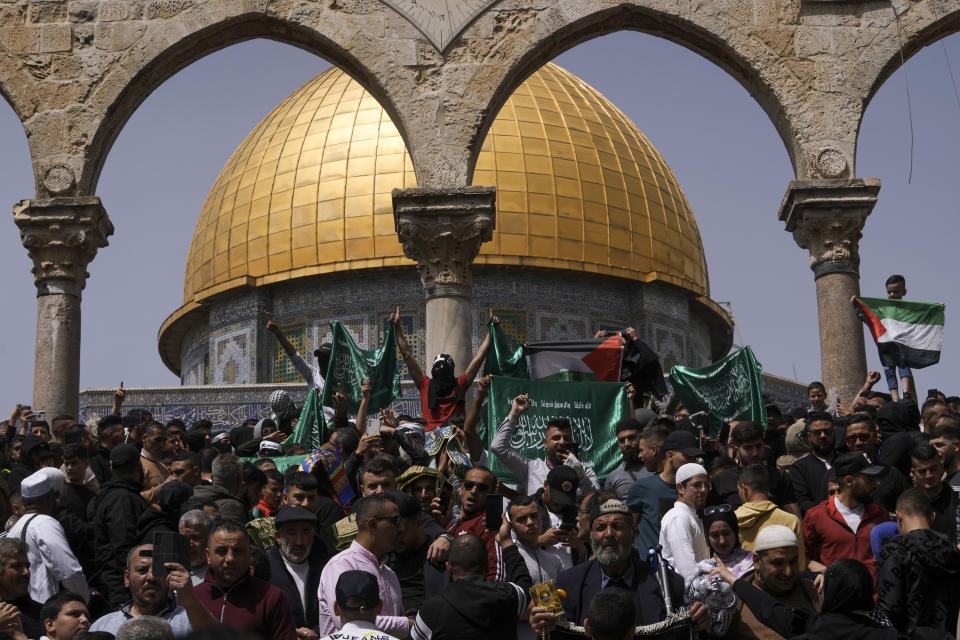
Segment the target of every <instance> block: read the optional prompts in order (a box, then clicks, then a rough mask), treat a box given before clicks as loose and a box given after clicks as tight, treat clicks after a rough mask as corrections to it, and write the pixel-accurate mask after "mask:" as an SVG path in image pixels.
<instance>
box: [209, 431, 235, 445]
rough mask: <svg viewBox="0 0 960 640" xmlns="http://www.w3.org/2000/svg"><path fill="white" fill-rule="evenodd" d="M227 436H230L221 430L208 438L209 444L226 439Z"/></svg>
mask: <svg viewBox="0 0 960 640" xmlns="http://www.w3.org/2000/svg"><path fill="white" fill-rule="evenodd" d="M229 438H230V435H229V434H228V433H227V432H226V431H221V432H220V433H218V434H217V435H215V436H213V438H212V439H211V440H210V444H215V443H217V442H222V441H223V440H227V439H229Z"/></svg>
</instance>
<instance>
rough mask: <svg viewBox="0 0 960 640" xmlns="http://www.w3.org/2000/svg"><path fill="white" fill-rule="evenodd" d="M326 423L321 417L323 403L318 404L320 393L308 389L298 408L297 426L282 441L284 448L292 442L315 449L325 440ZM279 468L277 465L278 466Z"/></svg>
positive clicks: (309, 449)
mask: <svg viewBox="0 0 960 640" xmlns="http://www.w3.org/2000/svg"><path fill="white" fill-rule="evenodd" d="M327 437H328V434H327V425H326V421H325V420H324V418H323V405H321V404H320V394H319V393H317V390H316V389H310V393H308V394H307V399H306V400H305V401H304V403H303V409H301V410H300V417H299V418H298V419H297V426H296V427H294V429H293V433H291V434H290V435H289V436H288V437H287V439H286V440H284V441H283V448H284V450H286V449H288V448H289V447H290V446H291V445H293V444H299V445H301V446H303V448H304V449H306V450H307V451H313V450H315V449H317V448H318V447H319V446H320V445H321V444H323V443H324V442H326V441H327ZM278 468H279V467H278Z"/></svg>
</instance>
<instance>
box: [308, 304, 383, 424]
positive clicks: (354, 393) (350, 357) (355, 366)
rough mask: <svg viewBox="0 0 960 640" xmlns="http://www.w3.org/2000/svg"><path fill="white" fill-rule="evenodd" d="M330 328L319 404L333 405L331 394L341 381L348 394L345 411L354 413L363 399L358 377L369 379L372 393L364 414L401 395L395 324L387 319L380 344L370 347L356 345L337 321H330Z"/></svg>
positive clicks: (376, 410) (372, 413) (368, 413)
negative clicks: (330, 339) (331, 333)
mask: <svg viewBox="0 0 960 640" xmlns="http://www.w3.org/2000/svg"><path fill="white" fill-rule="evenodd" d="M330 328H331V330H332V331H333V340H332V346H331V349H330V365H329V367H328V369H327V378H326V382H325V384H324V386H323V398H322V399H321V404H324V405H326V406H328V407H332V406H333V394H335V393H336V392H337V385H338V384H342V385H343V392H344V394H346V396H347V412H348V413H351V414H354V415H356V413H357V409H359V408H360V401H361V400H362V399H363V393H362V391H361V389H360V387H361V381H362V380H370V381H371V382H372V383H373V394H372V395H371V396H370V405H369V406H368V407H367V415H371V416H372V415H374V414H376V413H377V412H378V411H380V410H381V409H385V408H386V407H389V406H390V403H391V402H393V400H394V398H396V397H397V396H398V395H400V372H399V371H398V370H397V335H396V333H395V331H396V329H395V327H394V326H393V325H392V324H389V323H388V324H387V329H386V332H385V333H384V336H383V342H382V343H381V344H380V347H379V348H377V349H375V350H369V351H368V350H366V349H361V348H359V347H358V346H357V344H356V343H355V342H354V341H353V338H352V337H351V336H350V333H349V332H348V331H347V330H346V329H345V328H344V326H343V325H342V324H340V322H339V321H336V322H332V323H331V324H330Z"/></svg>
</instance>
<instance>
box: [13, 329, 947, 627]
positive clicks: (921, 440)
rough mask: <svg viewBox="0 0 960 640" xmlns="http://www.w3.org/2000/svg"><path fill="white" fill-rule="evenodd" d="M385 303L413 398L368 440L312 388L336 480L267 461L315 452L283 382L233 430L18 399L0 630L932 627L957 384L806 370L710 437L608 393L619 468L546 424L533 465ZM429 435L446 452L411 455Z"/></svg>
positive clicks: (470, 379)
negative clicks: (616, 406)
mask: <svg viewBox="0 0 960 640" xmlns="http://www.w3.org/2000/svg"><path fill="white" fill-rule="evenodd" d="M398 317H399V314H395V315H394V316H392V317H391V321H392V322H394V324H395V326H396V335H397V342H398V346H399V349H400V352H401V355H402V356H403V358H404V359H405V361H406V364H407V367H408V370H409V372H410V374H411V376H412V377H413V379H414V382H415V383H416V387H417V389H418V391H419V393H420V399H421V404H422V411H421V415H419V416H417V415H394V414H393V413H392V412H391V411H390V410H388V409H385V410H383V411H382V412H380V415H379V429H374V430H371V429H368V428H367V427H368V420H367V419H366V413H367V403H368V400H369V398H370V396H371V394H372V392H373V389H372V387H371V384H370V383H369V382H366V381H362V380H359V381H358V386H359V387H360V391H361V395H362V397H363V398H364V400H363V402H361V405H360V410H359V411H358V412H357V415H356V416H351V415H348V413H347V410H346V402H345V398H344V394H343V393H341V392H338V393H337V394H334V396H333V398H334V402H333V406H332V407H329V408H326V410H327V411H328V412H327V413H326V415H325V416H324V420H325V421H327V424H326V425H324V434H325V438H326V442H325V444H329V445H332V446H333V448H334V450H335V452H336V457H337V459H338V461H339V462H340V465H339V467H338V474H342V476H344V477H339V475H337V477H334V475H335V474H333V473H331V470H330V467H329V466H326V465H324V464H318V463H314V464H311V463H310V461H311V460H312V459H314V458H313V457H312V456H308V457H307V458H306V459H305V460H304V461H303V462H300V460H299V459H293V462H291V456H296V455H298V454H300V456H301V457H303V454H310V453H311V452H309V451H305V450H304V449H303V447H302V446H300V445H299V444H293V443H291V439H290V438H289V435H290V433H291V431H292V429H293V427H294V425H295V422H296V418H297V415H298V409H297V407H296V406H295V405H294V403H293V402H292V401H291V399H290V398H289V397H288V396H286V395H285V393H284V392H282V391H278V392H275V393H274V394H273V395H272V396H271V407H272V408H273V413H274V415H273V416H272V417H271V418H265V419H261V420H249V421H246V422H244V423H243V424H240V425H213V424H211V423H210V422H208V421H199V422H196V423H194V424H190V425H186V424H184V423H183V422H181V421H179V420H171V421H169V422H167V423H165V424H164V423H161V422H158V421H156V420H154V419H153V416H151V415H150V413H149V412H148V411H146V410H142V409H125V408H124V407H123V405H124V401H125V396H126V393H125V391H124V389H123V386H122V385H121V387H120V388H119V389H118V390H117V392H116V394H115V399H114V400H115V401H114V407H113V411H112V413H111V414H109V415H105V416H101V417H99V418H97V419H95V420H90V421H88V423H87V424H82V423H79V422H77V420H75V419H74V417H71V416H66V415H61V416H56V417H54V418H53V419H52V420H50V421H49V422H48V421H46V420H44V419H43V417H42V416H39V415H37V414H35V413H34V412H33V411H32V410H31V409H28V408H24V407H19V406H18V407H17V408H16V410H15V411H14V412H13V413H12V414H11V416H10V418H9V420H7V421H6V422H4V423H2V424H0V438H2V444H3V446H2V447H0V452H2V455H3V458H2V463H3V464H2V467H3V473H2V476H0V511H2V512H3V513H2V520H0V522H2V521H5V523H6V525H5V527H4V530H5V533H4V534H3V535H2V536H0V636H7V637H9V638H11V639H15V640H24V639H26V638H29V639H31V640H34V639H38V638H48V639H49V640H108V639H109V638H114V637H115V638H117V639H119V640H128V639H129V640H170V639H171V638H182V637H187V636H190V637H192V638H198V639H200V640H203V639H206V638H211V639H213V638H217V639H219V638H224V639H226V638H234V639H236V638H241V639H245V638H255V637H259V638H270V639H274V640H318V639H319V638H336V639H342V640H350V639H352V638H376V639H378V640H390V639H391V638H407V637H409V638H413V639H415V640H430V639H433V638H436V639H441V638H459V639H470V638H477V639H480V638H497V639H499V638H523V639H532V638H535V637H539V638H547V637H551V636H554V635H555V636H556V637H558V638H560V637H563V638H568V637H592V638H598V639H600V640H614V639H617V640H622V639H624V638H631V637H634V635H635V634H636V635H637V636H638V637H643V636H644V635H645V634H648V633H649V634H660V635H658V636H657V637H671V636H670V633H672V632H676V633H679V634H685V635H681V636H676V637H690V635H691V633H698V634H699V635H700V636H701V637H716V638H733V639H754V638H763V639H772V638H799V637H804V638H825V639H829V638H844V639H849V638H871V639H872V638H878V639H880V638H882V639H887V638H891V639H892V638H950V637H953V635H954V634H955V633H956V630H957V625H958V609H960V595H958V594H960V590H958V589H957V588H956V587H957V586H958V585H960V548H958V531H960V501H958V497H957V495H958V494H957V492H958V491H960V398H958V397H945V396H944V395H943V394H939V393H937V392H932V393H931V394H930V395H929V397H928V398H927V399H926V400H925V401H923V402H922V403H919V404H918V403H917V399H916V398H915V397H914V394H913V393H911V391H909V390H908V391H906V392H904V393H902V394H900V396H899V399H897V400H894V399H893V398H892V397H891V395H890V394H889V393H887V392H882V391H873V390H872V387H873V386H874V385H876V384H877V383H878V382H879V381H880V379H881V377H880V375H879V374H878V373H873V372H871V373H870V374H869V375H868V377H867V379H866V381H865V383H864V386H863V388H862V389H861V391H860V392H859V393H858V395H857V396H856V397H855V398H854V399H853V400H852V402H851V403H850V404H849V405H847V406H827V405H826V404H825V401H826V393H825V389H824V388H823V385H822V384H820V383H817V382H814V383H812V384H810V385H809V387H808V398H809V401H810V405H809V406H808V407H806V408H804V409H802V410H794V411H792V412H785V411H782V410H781V409H780V408H778V407H777V406H776V405H774V404H770V405H768V406H767V425H766V428H764V427H763V426H761V425H760V424H757V423H754V422H734V423H730V424H724V425H723V426H722V428H721V429H720V431H719V433H718V434H716V436H715V437H708V436H706V435H705V434H704V430H703V428H702V425H699V424H695V422H694V420H692V419H691V416H690V412H689V411H688V410H687V409H686V408H684V407H683V406H682V405H680V404H679V403H678V402H677V401H676V399H674V398H669V397H668V398H666V399H664V398H652V397H648V396H644V395H638V394H637V393H636V392H635V390H634V389H632V388H631V389H630V390H629V391H630V398H631V400H630V401H631V411H630V415H629V416H628V417H627V418H625V419H622V420H620V421H619V422H618V423H617V424H616V425H615V438H616V442H617V445H618V447H619V451H620V454H621V456H622V461H621V464H620V466H619V467H618V468H617V469H616V470H615V471H613V472H612V473H610V474H609V475H608V476H607V477H605V478H599V477H598V476H597V473H596V472H595V471H594V469H593V468H592V465H591V461H590V460H585V459H580V456H579V453H578V452H579V448H578V446H577V443H576V442H575V441H574V431H573V429H572V428H571V423H570V421H569V420H568V419H566V418H565V417H563V416H557V417H555V418H553V419H551V420H550V421H549V423H548V424H547V425H546V428H545V429H544V431H543V433H542V439H543V440H542V452H543V453H542V456H541V457H538V458H536V459H532V458H529V457H526V456H525V455H523V453H522V452H518V451H517V450H516V449H515V448H513V447H512V446H511V444H510V443H511V438H512V436H513V434H514V432H515V430H516V429H517V428H518V426H519V425H521V424H522V423H523V422H524V420H525V418H524V414H525V413H526V412H527V411H528V410H529V408H530V406H531V398H529V397H528V396H527V395H520V396H518V397H516V398H514V399H513V400H512V403H511V406H510V410H509V414H508V415H507V417H506V418H505V419H504V420H503V422H502V424H499V425H495V424H494V425H486V428H487V429H491V430H492V431H490V434H491V436H492V437H491V438H489V441H490V445H489V447H486V446H485V444H484V440H483V438H481V436H480V433H481V432H482V431H481V423H482V416H483V415H484V414H485V412H484V411H483V407H484V404H485V402H486V401H487V395H488V391H489V385H490V380H489V378H487V377H479V375H480V371H481V367H482V364H483V360H484V357H485V355H486V352H487V349H488V346H489V344H488V342H485V343H484V344H483V345H482V346H481V349H480V351H479V352H478V353H477V354H476V357H475V358H474V359H473V360H472V361H471V362H470V363H468V365H467V367H466V368H465V369H464V373H463V374H461V375H459V376H456V375H455V367H456V363H455V362H453V360H452V358H450V356H448V355H445V354H440V355H438V356H437V357H436V358H435V359H434V360H433V362H432V364H431V366H430V367H429V369H426V368H421V365H420V363H418V362H417V361H416V360H415V358H414V356H413V355H412V351H411V349H410V347H409V345H408V343H407V341H406V339H405V337H404V335H403V331H402V325H400V324H399V322H398V321H397V318H398ZM494 321H495V319H494ZM267 329H268V330H270V331H272V332H274V333H275V334H276V335H277V337H278V338H279V339H280V344H281V346H282V347H283V348H284V349H285V350H286V351H287V353H288V354H289V355H290V356H291V358H292V360H293V363H294V365H295V366H296V367H297V370H298V371H300V372H301V373H302V374H303V375H304V378H305V379H306V380H307V382H308V384H310V385H312V386H314V387H318V388H322V386H323V385H324V375H323V373H324V372H325V371H326V368H327V367H326V365H327V364H328V361H329V357H330V354H329V350H328V349H323V348H321V349H319V350H317V351H316V352H315V353H314V357H315V359H316V364H313V361H309V362H308V360H307V358H304V357H303V356H302V355H301V354H299V353H297V351H296V349H295V348H294V347H293V345H291V344H290V342H289V341H288V340H286V338H285V337H284V336H283V334H282V332H281V331H280V329H279V328H278V326H277V324H276V322H275V321H274V320H273V319H272V317H271V318H269V319H268V321H267ZM635 336H636V332H628V331H625V332H624V338H623V339H624V340H625V341H629V340H634V339H635ZM427 370H428V371H429V375H428V374H427V373H426V371H427ZM896 382H897V381H896V377H895V376H894V377H893V383H894V384H896ZM473 388H475V395H474V397H473V398H471V397H470V396H471V394H472V389H473ZM441 427H451V428H450V429H449V434H450V435H449V438H450V445H451V446H449V447H433V446H429V443H430V442H431V441H432V439H431V437H430V434H431V433H432V432H433V431H434V430H435V429H437V428H441ZM284 443H287V444H286V446H285V445H284ZM457 452H459V453H457ZM494 461H496V462H497V464H499V465H502V467H503V468H505V469H508V470H509V471H510V473H511V474H512V476H513V479H515V480H516V481H518V482H514V483H512V484H510V483H504V482H503V481H502V479H500V478H498V477H497V475H496V474H495V473H494V472H493V471H491V467H492V466H494V465H493V462H494ZM601 480H602V481H601ZM675 621H676V622H678V623H680V622H682V623H683V624H682V625H679V626H676V627H674V626H671V625H672V624H673V622H675ZM671 630H673V631H671ZM664 634H666V635H664Z"/></svg>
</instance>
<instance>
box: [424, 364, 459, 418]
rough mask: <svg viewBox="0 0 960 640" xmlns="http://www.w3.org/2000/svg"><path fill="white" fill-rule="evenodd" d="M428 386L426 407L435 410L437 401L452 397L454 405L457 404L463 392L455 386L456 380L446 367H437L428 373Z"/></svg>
mask: <svg viewBox="0 0 960 640" xmlns="http://www.w3.org/2000/svg"><path fill="white" fill-rule="evenodd" d="M430 373H431V374H432V377H431V378H430V386H429V388H428V390H427V406H428V407H430V408H431V409H436V407H437V400H438V399H441V398H449V397H450V396H454V398H455V400H454V402H455V403H459V402H461V401H462V398H463V391H462V390H461V389H460V385H459V384H457V379H456V377H454V375H453V369H452V368H450V367H448V366H446V365H438V366H436V367H434V368H433V371H431V372H430Z"/></svg>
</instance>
